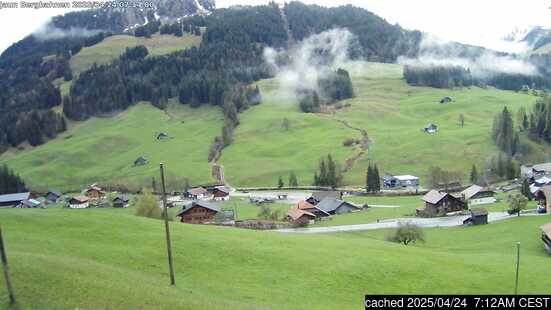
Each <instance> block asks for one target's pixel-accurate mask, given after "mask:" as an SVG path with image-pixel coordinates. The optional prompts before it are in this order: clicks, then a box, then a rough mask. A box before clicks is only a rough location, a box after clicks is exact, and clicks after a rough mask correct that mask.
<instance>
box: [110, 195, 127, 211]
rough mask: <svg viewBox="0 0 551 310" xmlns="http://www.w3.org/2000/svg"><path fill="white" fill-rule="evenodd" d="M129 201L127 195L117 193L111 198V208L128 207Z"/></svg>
mask: <svg viewBox="0 0 551 310" xmlns="http://www.w3.org/2000/svg"><path fill="white" fill-rule="evenodd" d="M129 202H130V198H129V197H128V195H118V196H117V197H115V198H113V208H126V207H128V203H129Z"/></svg>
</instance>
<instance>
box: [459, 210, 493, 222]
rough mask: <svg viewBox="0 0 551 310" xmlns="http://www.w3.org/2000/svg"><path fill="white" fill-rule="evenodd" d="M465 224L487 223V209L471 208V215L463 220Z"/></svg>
mask: <svg viewBox="0 0 551 310" xmlns="http://www.w3.org/2000/svg"><path fill="white" fill-rule="evenodd" d="M463 224H465V225H484V224H488V210H486V209H484V208H476V209H471V217H469V218H467V219H466V220H464V221H463Z"/></svg>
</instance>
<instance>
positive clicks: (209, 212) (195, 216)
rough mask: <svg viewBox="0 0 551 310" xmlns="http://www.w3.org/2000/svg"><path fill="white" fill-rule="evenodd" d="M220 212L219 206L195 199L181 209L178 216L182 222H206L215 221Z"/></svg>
mask: <svg viewBox="0 0 551 310" xmlns="http://www.w3.org/2000/svg"><path fill="white" fill-rule="evenodd" d="M218 212H220V208H218V206H216V205H213V204H209V203H207V202H204V201H194V202H192V203H191V204H189V205H188V206H185V208H184V209H183V210H182V211H180V213H178V214H177V215H176V216H177V217H180V218H181V222H182V223H188V224H206V223H211V222H213V221H214V218H215V216H216V214H217V213H218Z"/></svg>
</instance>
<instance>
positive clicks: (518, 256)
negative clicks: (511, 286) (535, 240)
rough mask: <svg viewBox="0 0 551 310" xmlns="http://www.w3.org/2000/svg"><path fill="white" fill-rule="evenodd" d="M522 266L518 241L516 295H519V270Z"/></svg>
mask: <svg viewBox="0 0 551 310" xmlns="http://www.w3.org/2000/svg"><path fill="white" fill-rule="evenodd" d="M519 267H520V242H517V272H516V278H515V295H518V272H519Z"/></svg>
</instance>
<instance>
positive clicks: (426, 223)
mask: <svg viewBox="0 0 551 310" xmlns="http://www.w3.org/2000/svg"><path fill="white" fill-rule="evenodd" d="M528 215H532V214H523V215H522V216H528ZM468 217H469V215H455V216H447V217H436V218H416V217H412V218H398V219H389V220H381V221H379V222H378V223H371V224H358V225H342V226H330V227H308V228H286V229H278V230H276V231H278V232H282V233H299V234H321V233H336V232H352V231H364V230H374V229H385V228H396V227H398V224H399V223H412V224H415V225H418V226H420V227H453V226H461V225H463V220H465V219H466V218H468ZM513 217H516V215H509V214H508V213H507V212H490V213H489V214H488V222H497V221H501V220H505V219H509V218H513Z"/></svg>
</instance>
